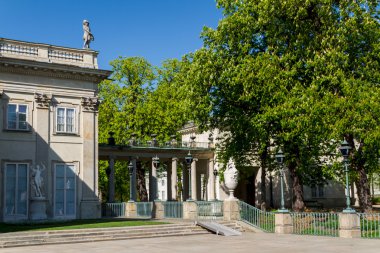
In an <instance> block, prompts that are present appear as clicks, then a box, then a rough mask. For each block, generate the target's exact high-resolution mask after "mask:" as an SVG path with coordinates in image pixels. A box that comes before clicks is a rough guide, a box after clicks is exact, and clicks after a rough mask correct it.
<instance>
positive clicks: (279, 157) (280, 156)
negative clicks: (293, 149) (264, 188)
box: [275, 148, 289, 213]
mask: <svg viewBox="0 0 380 253" xmlns="http://www.w3.org/2000/svg"><path fill="white" fill-rule="evenodd" d="M275 157H276V161H277V163H278V164H279V165H280V183H281V207H280V209H279V210H277V212H280V213H287V212H289V210H288V209H285V200H284V159H285V155H284V152H282V150H281V148H280V149H279V150H278V152H277V154H276V156H275Z"/></svg>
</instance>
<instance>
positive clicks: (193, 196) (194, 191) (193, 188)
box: [191, 158, 198, 201]
mask: <svg viewBox="0 0 380 253" xmlns="http://www.w3.org/2000/svg"><path fill="white" fill-rule="evenodd" d="M197 161H198V159H196V158H194V160H193V162H192V163H191V199H192V200H194V201H195V200H198V198H197V192H198V191H197V190H198V189H197Z"/></svg>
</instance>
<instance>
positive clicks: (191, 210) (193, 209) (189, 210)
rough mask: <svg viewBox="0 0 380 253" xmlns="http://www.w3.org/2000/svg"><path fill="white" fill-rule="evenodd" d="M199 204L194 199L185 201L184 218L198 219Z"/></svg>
mask: <svg viewBox="0 0 380 253" xmlns="http://www.w3.org/2000/svg"><path fill="white" fill-rule="evenodd" d="M197 209H198V208H197V204H196V203H195V202H194V201H186V202H183V219H184V220H196V219H197V217H198V210H197Z"/></svg>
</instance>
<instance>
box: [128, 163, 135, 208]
mask: <svg viewBox="0 0 380 253" xmlns="http://www.w3.org/2000/svg"><path fill="white" fill-rule="evenodd" d="M128 171H129V200H128V202H135V200H134V199H133V192H132V191H133V180H132V177H133V163H132V161H130V162H129V164H128Z"/></svg>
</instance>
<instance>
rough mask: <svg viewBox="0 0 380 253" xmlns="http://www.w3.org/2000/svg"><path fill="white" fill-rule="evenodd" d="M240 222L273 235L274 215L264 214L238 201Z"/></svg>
mask: <svg viewBox="0 0 380 253" xmlns="http://www.w3.org/2000/svg"><path fill="white" fill-rule="evenodd" d="M239 209H240V220H241V221H243V222H245V223H248V224H250V225H251V226H254V227H256V228H259V229H261V230H263V231H265V232H270V233H274V224H275V223H274V213H271V212H264V211H261V210H260V209H258V208H256V207H254V206H251V205H249V204H247V203H245V202H243V201H239Z"/></svg>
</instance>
